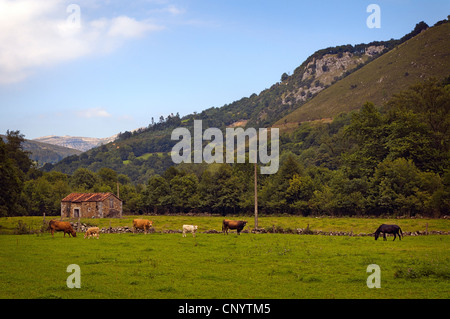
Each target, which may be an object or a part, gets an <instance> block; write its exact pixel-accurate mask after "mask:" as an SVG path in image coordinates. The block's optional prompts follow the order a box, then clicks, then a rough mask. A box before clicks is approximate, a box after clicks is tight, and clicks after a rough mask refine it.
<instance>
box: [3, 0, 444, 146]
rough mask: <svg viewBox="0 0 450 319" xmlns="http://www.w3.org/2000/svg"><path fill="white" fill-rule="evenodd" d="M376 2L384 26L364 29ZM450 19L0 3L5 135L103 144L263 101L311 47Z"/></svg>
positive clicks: (285, 6)
mask: <svg viewBox="0 0 450 319" xmlns="http://www.w3.org/2000/svg"><path fill="white" fill-rule="evenodd" d="M371 3H374V4H378V5H379V7H380V10H381V28H372V29H370V28H368V27H367V25H366V19H367V17H368V16H369V15H370V14H371V13H368V12H366V8H367V6H368V5H369V4H371ZM70 4H76V5H77V6H78V7H77V8H79V11H77V9H75V10H74V9H70V10H68V9H69V5H70ZM78 13H79V14H78ZM449 14H450V2H449V1H437V0H435V1H433V0H430V1H412V0H409V1H408V0H391V1H376V0H370V1H360V0H358V1H345V0H341V1H321V0H317V1H282V0H280V1H264V0H259V1H246V0H240V1H235V0H227V1H216V0H209V1H207V0H188V1H181V0H180V1H177V0H173V1H172V0H140V1H115V0H79V1H77V0H70V1H65V0H40V1H35V0H15V1H10V0H0V133H2V134H3V133H5V132H6V130H8V129H9V130H20V131H21V133H23V134H24V135H25V137H26V138H29V139H32V138H36V137H40V136H46V135H72V136H89V137H108V136H111V135H114V134H116V133H118V132H124V131H126V130H128V131H130V130H133V129H136V128H139V127H143V126H147V125H148V124H149V123H150V121H151V118H152V117H154V118H155V120H157V119H159V117H160V116H161V115H163V116H167V115H168V114H170V113H174V114H175V113H177V112H179V113H180V115H181V116H183V115H186V114H190V113H193V112H194V111H196V112H201V111H202V110H204V109H207V108H209V107H212V106H216V107H220V106H223V105H224V104H227V103H231V102H233V101H235V100H239V99H240V98H242V97H245V96H250V95H251V94H252V93H257V94H258V93H259V92H261V91H262V90H264V89H266V88H269V87H270V86H271V85H272V84H274V83H276V82H277V81H279V80H280V77H281V74H282V73H284V72H286V73H288V74H290V73H292V72H293V71H294V69H295V68H296V67H297V66H299V65H300V64H301V63H302V62H303V61H304V60H305V59H306V58H307V57H308V56H309V55H311V54H313V53H314V52H315V51H316V50H319V49H322V48H325V47H329V46H336V45H342V44H359V43H368V42H371V41H375V40H389V39H391V38H394V39H398V38H400V37H402V36H403V35H405V34H406V33H408V32H410V31H411V30H412V29H413V28H414V26H415V24H416V23H418V22H420V21H425V22H426V23H428V24H429V25H430V26H431V25H433V24H434V23H436V22H437V21H439V20H443V19H445V18H447V15H449Z"/></svg>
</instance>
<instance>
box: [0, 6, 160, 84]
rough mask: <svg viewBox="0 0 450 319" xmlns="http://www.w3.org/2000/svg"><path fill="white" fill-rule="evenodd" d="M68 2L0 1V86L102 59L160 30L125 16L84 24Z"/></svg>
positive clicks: (151, 24)
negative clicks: (51, 67) (36, 73)
mask: <svg viewBox="0 0 450 319" xmlns="http://www.w3.org/2000/svg"><path fill="white" fill-rule="evenodd" d="M69 4H70V2H69V1H68V0H39V1H35V0H14V1H11V0H0V84H7V83H14V82H19V81H21V80H24V79H25V78H27V77H28V76H30V75H31V74H33V72H34V71H35V69H36V68H38V67H42V66H47V65H55V64H58V63H61V62H65V61H70V60H73V59H77V58H80V57H83V56H87V55H91V54H99V53H100V54H105V53H109V52H111V51H112V50H114V49H116V48H118V47H120V46H121V45H123V44H124V43H125V41H126V40H127V39H131V38H137V37H142V36H145V35H146V34H148V33H150V32H154V31H159V30H162V29H163V26H160V25H156V24H153V23H151V22H150V21H149V20H143V21H138V20H136V19H134V18H131V17H128V16H124V15H122V16H118V17H114V18H100V19H96V20H90V21H89V20H87V19H85V18H84V15H83V8H82V7H81V12H80V14H79V17H80V18H81V20H80V19H79V20H78V21H75V22H79V23H74V19H75V20H76V19H77V18H78V16H77V15H76V12H75V11H73V10H70V11H67V9H68V6H69Z"/></svg>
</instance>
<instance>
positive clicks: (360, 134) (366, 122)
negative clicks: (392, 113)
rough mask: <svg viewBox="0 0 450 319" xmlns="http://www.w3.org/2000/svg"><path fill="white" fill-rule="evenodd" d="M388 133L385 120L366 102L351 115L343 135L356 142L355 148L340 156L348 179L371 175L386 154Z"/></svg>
mask: <svg viewBox="0 0 450 319" xmlns="http://www.w3.org/2000/svg"><path fill="white" fill-rule="evenodd" d="M388 133H389V132H388V129H387V124H386V120H385V119H384V118H383V116H382V114H381V113H380V111H379V110H378V109H377V108H376V107H375V105H374V104H373V103H370V102H367V103H366V104H364V105H363V106H362V108H361V109H360V111H359V112H355V113H353V114H352V118H351V122H350V124H349V125H348V126H347V127H346V128H345V134H346V136H348V137H349V138H352V139H353V140H354V141H355V142H356V145H357V148H356V149H355V150H354V151H350V152H347V153H343V154H342V158H343V160H344V164H345V166H346V168H347V170H348V174H350V177H353V176H354V177H362V176H368V175H371V174H372V173H373V170H374V169H375V167H376V165H377V164H378V163H379V162H381V161H382V160H383V159H384V158H385V157H386V155H387V154H388V150H387V148H386V138H387V135H388Z"/></svg>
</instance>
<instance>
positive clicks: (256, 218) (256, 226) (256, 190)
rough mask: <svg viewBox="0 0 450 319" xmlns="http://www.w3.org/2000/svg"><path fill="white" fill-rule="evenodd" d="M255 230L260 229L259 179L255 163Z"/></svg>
mask: <svg viewBox="0 0 450 319" xmlns="http://www.w3.org/2000/svg"><path fill="white" fill-rule="evenodd" d="M255 229H258V177H257V165H256V163H255Z"/></svg>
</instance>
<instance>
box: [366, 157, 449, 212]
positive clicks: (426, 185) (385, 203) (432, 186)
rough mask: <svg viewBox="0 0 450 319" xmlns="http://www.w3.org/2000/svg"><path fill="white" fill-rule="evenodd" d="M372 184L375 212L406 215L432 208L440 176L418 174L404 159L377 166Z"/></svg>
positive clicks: (412, 165)
mask: <svg viewBox="0 0 450 319" xmlns="http://www.w3.org/2000/svg"><path fill="white" fill-rule="evenodd" d="M371 183H372V198H373V203H374V204H375V207H374V209H375V210H376V211H378V212H382V213H389V214H401V215H405V214H407V215H409V216H411V215H415V214H416V213H420V212H424V211H426V210H428V209H429V208H431V206H430V204H431V202H430V201H431V199H432V197H433V194H434V193H435V192H436V191H438V190H441V189H443V185H442V182H441V179H440V177H439V175H437V174H435V173H430V172H421V171H420V170H419V169H418V168H417V167H416V166H415V165H414V163H413V162H412V160H406V159H404V158H398V159H395V160H393V161H391V160H388V159H386V160H384V161H383V162H382V163H380V164H379V165H378V166H377V168H376V170H375V173H374V176H373V178H372V180H371Z"/></svg>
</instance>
